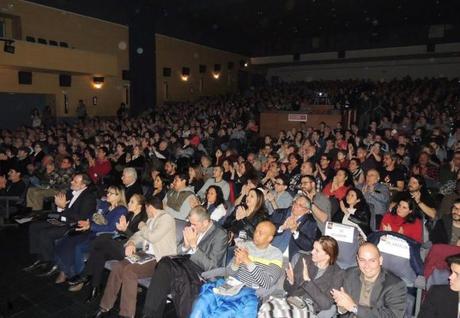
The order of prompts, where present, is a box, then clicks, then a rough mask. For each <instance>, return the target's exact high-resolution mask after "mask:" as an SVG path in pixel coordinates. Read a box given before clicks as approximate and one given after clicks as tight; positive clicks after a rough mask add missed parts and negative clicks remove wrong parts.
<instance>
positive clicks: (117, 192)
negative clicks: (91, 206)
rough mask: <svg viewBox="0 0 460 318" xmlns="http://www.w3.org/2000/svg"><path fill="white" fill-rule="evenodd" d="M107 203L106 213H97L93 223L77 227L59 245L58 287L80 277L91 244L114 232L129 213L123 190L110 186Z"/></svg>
mask: <svg viewBox="0 0 460 318" xmlns="http://www.w3.org/2000/svg"><path fill="white" fill-rule="evenodd" d="M107 203H108V205H109V206H108V209H107V210H106V211H98V212H96V213H94V214H93V217H92V219H91V220H86V221H79V222H78V225H77V228H75V230H74V231H71V232H69V233H68V234H67V235H66V236H65V237H64V238H63V239H62V240H60V241H59V242H58V243H57V244H56V255H55V258H56V264H57V265H58V267H59V269H60V271H61V272H60V273H59V275H58V277H57V278H56V284H60V283H63V282H65V281H66V280H67V278H68V277H74V276H75V275H77V274H80V273H81V272H82V270H83V267H84V254H85V253H87V252H88V250H89V246H90V243H91V241H93V240H94V239H95V238H96V237H97V236H98V235H100V234H101V233H115V232H116V230H117V227H116V225H117V223H118V222H119V220H120V217H121V216H125V215H127V214H128V209H127V208H126V201H125V193H124V190H123V189H122V188H121V187H119V186H111V187H109V189H108V191H107Z"/></svg>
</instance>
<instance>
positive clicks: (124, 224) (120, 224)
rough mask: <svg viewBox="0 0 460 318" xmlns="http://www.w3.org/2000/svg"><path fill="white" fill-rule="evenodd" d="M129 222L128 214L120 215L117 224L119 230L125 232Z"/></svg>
mask: <svg viewBox="0 0 460 318" xmlns="http://www.w3.org/2000/svg"><path fill="white" fill-rule="evenodd" d="M128 225H129V222H127V221H126V216H124V215H122V216H120V219H119V220H118V223H117V224H116V227H117V230H118V231H120V232H125V231H126V229H128Z"/></svg>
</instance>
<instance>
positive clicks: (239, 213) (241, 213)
mask: <svg viewBox="0 0 460 318" xmlns="http://www.w3.org/2000/svg"><path fill="white" fill-rule="evenodd" d="M247 215H248V214H247V212H246V209H245V208H244V207H243V206H242V205H240V206H239V207H237V208H236V214H235V219H236V220H237V221H239V220H241V219H244V218H245V217H246V216H247Z"/></svg>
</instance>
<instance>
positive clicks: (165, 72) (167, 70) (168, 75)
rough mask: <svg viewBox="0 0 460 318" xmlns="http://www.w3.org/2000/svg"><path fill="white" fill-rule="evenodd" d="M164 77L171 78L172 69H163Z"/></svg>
mask: <svg viewBox="0 0 460 318" xmlns="http://www.w3.org/2000/svg"><path fill="white" fill-rule="evenodd" d="M163 76H164V77H171V68H170V67H163Z"/></svg>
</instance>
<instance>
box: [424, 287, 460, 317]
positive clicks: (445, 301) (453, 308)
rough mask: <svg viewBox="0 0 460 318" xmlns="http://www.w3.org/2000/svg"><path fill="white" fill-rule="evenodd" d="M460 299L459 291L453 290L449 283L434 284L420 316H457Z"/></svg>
mask: <svg viewBox="0 0 460 318" xmlns="http://www.w3.org/2000/svg"><path fill="white" fill-rule="evenodd" d="M458 301H459V299H458V292H454V291H452V290H451V289H450V288H449V286H448V285H433V286H431V288H430V290H429V291H428V294H427V295H426V297H425V301H424V302H423V304H422V307H421V308H420V313H419V314H418V318H457V310H458Z"/></svg>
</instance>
